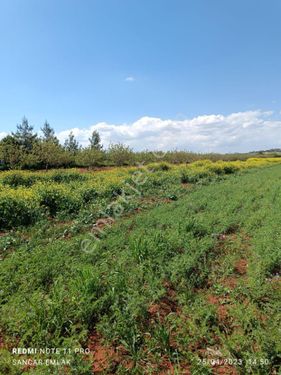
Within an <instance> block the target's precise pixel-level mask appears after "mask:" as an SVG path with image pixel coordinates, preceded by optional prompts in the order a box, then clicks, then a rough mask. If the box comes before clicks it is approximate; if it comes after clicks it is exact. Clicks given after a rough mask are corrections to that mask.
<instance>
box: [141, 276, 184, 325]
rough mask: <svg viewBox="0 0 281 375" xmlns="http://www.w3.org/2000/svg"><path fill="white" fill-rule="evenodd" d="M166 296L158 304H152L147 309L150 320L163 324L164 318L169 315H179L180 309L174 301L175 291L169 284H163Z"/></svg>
mask: <svg viewBox="0 0 281 375" xmlns="http://www.w3.org/2000/svg"><path fill="white" fill-rule="evenodd" d="M163 285H164V287H165V289H166V294H165V295H164V296H163V297H162V298H161V299H160V300H159V302H155V303H152V304H151V305H150V306H149V308H148V313H149V315H150V319H151V320H154V321H157V320H159V321H160V322H163V321H164V319H165V317H166V316H167V315H169V314H170V313H172V312H173V313H177V314H179V313H180V308H179V306H178V304H177V301H176V291H175V290H174V288H173V287H172V286H171V284H170V283H169V282H164V283H163Z"/></svg>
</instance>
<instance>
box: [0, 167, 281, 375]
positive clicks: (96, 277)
mask: <svg viewBox="0 0 281 375" xmlns="http://www.w3.org/2000/svg"><path fill="white" fill-rule="evenodd" d="M239 163H242V162H239ZM272 163H273V162H272ZM272 163H268V165H265V164H266V162H264V164H263V165H262V166H261V167H260V168H256V167H258V166H259V165H255V163H253V164H252V165H251V168H240V167H239V168H238V167H237V168H234V167H233V168H232V169H231V168H230V169H227V167H226V164H223V167H218V168H214V166H215V167H217V166H218V165H220V164H215V163H212V165H209V164H208V163H207V164H208V165H209V166H208V168H207V167H206V165H205V164H206V163H205V164H204V162H203V164H202V165H203V166H202V165H198V164H197V166H196V169H192V168H191V170H190V168H189V169H188V170H187V169H182V167H177V168H175V167H169V166H168V167H167V168H166V167H164V166H163V165H162V167H159V168H158V170H156V169H157V168H156V167H155V168H154V170H153V172H148V171H146V172H145V177H146V180H145V183H143V184H140V185H141V187H140V188H139V189H135V192H134V193H133V192H132V189H131V193H130V195H129V193H128V192H127V195H125V196H126V197H127V198H126V199H125V198H124V196H123V197H122V191H120V189H121V190H122V184H123V185H124V184H126V183H127V185H126V186H127V187H128V184H129V181H130V178H131V177H130V176H131V175H132V173H134V172H136V170H137V169H132V170H131V171H129V170H126V169H122V170H117V171H115V172H114V173H115V175H114V178H113V177H112V172H110V171H106V172H98V173H104V175H105V176H104V175H101V176H103V179H101V181H99V180H98V178H101V177H97V175H94V177H92V176H90V177H89V176H88V175H87V174H85V173H78V172H73V173H74V175H75V174H79V175H80V176H82V177H81V179H79V178H78V181H76V177H75V178H74V177H73V176H72V177H70V178H69V180H68V181H67V179H66V180H65V179H64V178H63V177H62V180H63V183H62V184H61V185H60V182H59V181H56V180H55V181H54V180H52V179H53V178H54V177H53V174H54V175H58V172H56V173H57V174H56V173H53V172H48V173H49V174H50V175H48V173H47V175H48V176H49V177H48V178H47V177H42V176H43V175H44V174H43V173H42V175H40V174H39V175H38V174H32V173H31V172H28V173H27V174H23V175H22V176H21V177H19V176H17V177H16V179H13V177H7V176H10V175H12V174H11V173H10V172H4V173H6V174H5V175H2V177H1V176H0V179H1V184H2V185H1V186H2V196H1V194H0V210H1V209H2V216H1V218H0V222H1V225H2V232H1V237H0V248H1V259H2V260H1V276H0V289H1V293H0V298H1V315H0V327H1V331H0V333H1V335H0V350H1V359H0V362H1V363H0V373H1V374H25V373H26V374H81V375H82V374H92V373H100V374H115V373H116V374H253V375H258V374H272V375H273V374H281V369H280V363H281V341H280V323H281V315H280V311H281V303H280V301H281V298H280V297H281V293H280V292H281V287H280V273H281V268H280V266H281V235H280V234H281V232H280V222H281V210H280V208H281V165H280V164H279V162H277V165H273V164H272ZM232 165H233V164H232ZM13 173H14V172H13ZM52 173H53V174H52ZM68 174H69V172H68ZM35 175H36V176H39V178H38V177H37V178H38V180H40V181H35V180H36V179H34V178H33V179H32V178H31V180H30V179H29V178H30V176H35ZM61 175H62V176H66V175H67V174H66V173H61ZM110 175H111V177H109V180H110V183H105V182H104V181H107V180H106V179H107V177H106V176H110ZM28 176H29V177H28ZM40 176H41V177H40ZM45 176H46V175H45ZM84 176H85V177H84ZM4 178H6V183H5V181H4ZM21 178H22V179H21ZM44 178H45V180H44ZM56 178H57V180H59V179H60V178H59V177H56ZM65 178H66V177H65ZM91 179H94V180H93V181H94V182H95V184H96V185H94V182H93V181H92V180H91ZM74 180H75V181H74ZM82 180H83V181H82ZM86 180H87V181H86ZM3 181H4V182H3ZM7 181H8V182H7ZM9 181H10V182H9ZM11 181H12V182H11ZM14 181H17V182H16V186H13V184H14ZM18 181H21V182H18ZM26 181H31V182H26ZM91 181H92V182H91ZM93 185H94V187H93ZM99 187H100V188H99ZM118 188H119V190H118ZM46 192H47V193H46ZM54 192H55V193H54ZM23 193H24V194H23ZM82 193H83V194H85V195H82ZM87 194H88V195H87ZM81 196H82V197H84V198H83V199H81ZM116 196H117V200H118V205H115V206H112V205H110V202H111V201H112V199H113V198H114V197H115V198H116ZM6 197H10V200H9V201H7V199H6ZM22 197H23V198H22ZM115 198H114V199H115ZM18 201H20V202H21V203H20V204H19V205H17V202H18ZM7 202H8V203H7ZM122 202H123V203H122ZM9 205H10V206H9ZM5 210H6V211H5ZM30 210H33V211H30ZM116 210H119V211H118V212H119V214H118V215H117V214H116V212H117V211H116ZM120 211H122V212H120ZM15 212H16V214H15ZM23 213H24V214H23ZM34 215H35V216H34ZM34 217H35V218H36V219H35V220H33V218H34ZM112 217H114V218H115V221H114V222H112V220H111V218H112ZM5 218H6V219H5ZM7 218H8V219H7ZM99 219H102V220H100V221H97V220H99ZM93 225H94V226H93ZM14 347H16V348H18V347H20V348H26V347H30V348H46V347H47V348H68V349H69V353H66V354H65V355H64V356H63V357H64V358H65V359H66V360H69V361H70V364H69V363H67V364H66V365H65V366H64V365H60V366H48V367H43V366H40V365H37V366H36V365H33V364H30V363H28V364H25V363H24V362H21V361H24V360H27V359H28V358H29V359H30V358H32V360H34V359H36V360H37V361H39V360H42V361H45V360H46V358H47V355H45V354H42V353H41V354H36V355H29V356H25V355H22V356H19V355H16V354H11V350H12V348H14ZM74 348H81V352H82V351H83V350H82V348H84V349H85V348H89V349H90V350H91V353H90V354H85V353H84V354H83V353H80V354H79V353H74ZM51 358H54V355H51ZM60 358H61V356H60ZM13 361H18V362H17V363H13Z"/></svg>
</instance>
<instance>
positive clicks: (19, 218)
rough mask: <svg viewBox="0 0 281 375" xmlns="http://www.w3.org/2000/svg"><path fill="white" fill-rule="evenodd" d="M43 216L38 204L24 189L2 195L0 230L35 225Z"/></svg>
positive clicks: (0, 198)
mask: <svg viewBox="0 0 281 375" xmlns="http://www.w3.org/2000/svg"><path fill="white" fill-rule="evenodd" d="M40 215H42V210H41V209H40V207H39V205H38V202H37V201H36V199H35V197H33V196H32V194H29V193H28V192H26V190H24V189H17V190H14V191H8V190H3V191H2V192H1V194H0V229H10V228H13V227H17V226H21V225H30V224H34V223H35V222H36V221H37V220H38V219H39V218H40Z"/></svg>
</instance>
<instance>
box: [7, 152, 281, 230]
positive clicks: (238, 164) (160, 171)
mask: <svg viewBox="0 0 281 375" xmlns="http://www.w3.org/2000/svg"><path fill="white" fill-rule="evenodd" d="M280 162H281V160H280V159H278V158H267V159H254V158H252V159H248V160H247V161H234V162H211V161H209V160H201V161H197V162H195V163H192V164H188V165H180V166H174V165H170V164H167V163H154V164H149V165H147V166H145V167H139V168H136V167H131V168H114V169H111V170H105V171H96V172H86V173H82V172H81V171H79V170H69V171H64V170H54V171H48V172H42V171H41V172H29V171H8V172H2V173H1V174H0V229H8V228H12V227H17V226H26V225H30V224H32V223H35V222H36V221H38V220H39V219H40V217H47V216H50V217H55V216H56V215H58V214H60V215H61V216H63V215H64V216H66V215H72V216H75V215H77V214H78V213H79V211H80V210H81V209H82V208H84V209H87V208H88V207H89V205H91V204H93V203H96V202H99V201H102V202H103V203H104V205H107V204H108V202H110V201H112V200H114V199H115V198H116V196H118V195H120V194H122V192H123V191H124V189H127V190H128V189H129V190H130V189H131V190H132V189H133V190H137V189H140V190H141V193H142V194H149V193H150V194H155V193H156V191H157V190H161V189H162V191H163V190H166V191H168V190H169V187H171V186H174V187H175V186H178V187H179V186H181V184H182V183H183V184H185V183H191V184H192V183H198V182H199V181H209V180H212V179H213V178H214V177H216V176H223V175H226V174H231V173H235V172H237V171H239V170H242V169H247V168H255V167H263V166H265V165H271V164H276V163H280Z"/></svg>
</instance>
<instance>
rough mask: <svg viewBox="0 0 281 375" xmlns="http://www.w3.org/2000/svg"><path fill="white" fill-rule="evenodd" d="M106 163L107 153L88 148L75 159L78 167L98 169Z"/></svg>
mask: <svg viewBox="0 0 281 375" xmlns="http://www.w3.org/2000/svg"><path fill="white" fill-rule="evenodd" d="M104 161H105V152H104V151H103V150H97V149H94V148H90V147H87V148H85V149H83V150H82V151H80V152H79V153H78V155H77V156H76V157H75V162H76V165H79V166H83V167H98V166H100V165H103V164H104Z"/></svg>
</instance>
